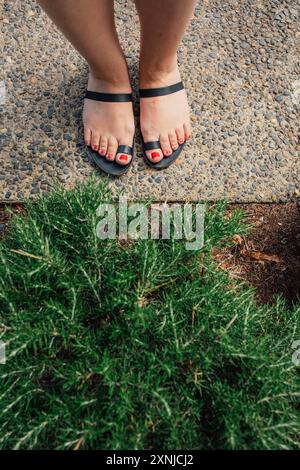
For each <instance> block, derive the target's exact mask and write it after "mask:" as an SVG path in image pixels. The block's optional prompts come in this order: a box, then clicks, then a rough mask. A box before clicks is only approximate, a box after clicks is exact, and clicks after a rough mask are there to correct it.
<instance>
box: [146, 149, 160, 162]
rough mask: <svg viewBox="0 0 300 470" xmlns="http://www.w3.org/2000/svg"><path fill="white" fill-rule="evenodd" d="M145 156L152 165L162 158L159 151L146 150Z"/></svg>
mask: <svg viewBox="0 0 300 470" xmlns="http://www.w3.org/2000/svg"><path fill="white" fill-rule="evenodd" d="M146 155H147V158H148V159H149V160H150V162H152V163H158V162H160V161H161V160H162V159H163V158H164V156H163V153H162V151H161V149H155V150H147V151H146Z"/></svg>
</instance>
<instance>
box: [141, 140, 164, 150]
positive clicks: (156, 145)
mask: <svg viewBox="0 0 300 470" xmlns="http://www.w3.org/2000/svg"><path fill="white" fill-rule="evenodd" d="M143 146H144V150H156V149H160V148H161V147H160V142H158V141H157V142H144V145H143Z"/></svg>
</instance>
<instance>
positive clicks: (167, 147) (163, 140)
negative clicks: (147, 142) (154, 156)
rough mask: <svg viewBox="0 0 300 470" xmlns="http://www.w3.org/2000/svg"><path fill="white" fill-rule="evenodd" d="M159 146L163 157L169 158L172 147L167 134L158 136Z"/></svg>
mask: <svg viewBox="0 0 300 470" xmlns="http://www.w3.org/2000/svg"><path fill="white" fill-rule="evenodd" d="M159 140H160V145H161V148H162V151H163V154H164V156H165V157H169V156H170V155H171V154H172V147H171V144H170V139H169V136H168V134H166V135H161V136H160V139H159Z"/></svg>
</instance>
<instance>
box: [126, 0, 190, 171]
mask: <svg viewBox="0 0 300 470" xmlns="http://www.w3.org/2000/svg"><path fill="white" fill-rule="evenodd" d="M135 3H136V6H137V10H138V13H139V16H140V20H141V28H142V37H141V54H140V87H141V88H157V87H161V86H168V85H173V84H175V83H177V82H179V81H180V73H179V69H178V65H177V49H178V46H179V44H180V42H181V40H182V37H183V35H184V33H185V31H186V28H187V26H188V23H189V21H190V19H191V17H192V14H193V11H194V8H195V4H196V0H163V1H161V0H135ZM141 130H142V134H143V138H144V140H145V142H148V141H156V140H159V141H160V143H161V147H162V151H163V152H162V151H161V150H160V149H157V150H154V151H153V150H152V151H149V152H147V155H148V157H149V158H150V159H151V160H152V161H153V162H159V161H160V160H161V159H162V158H163V154H164V156H165V157H168V156H169V155H170V154H171V153H172V151H173V150H176V149H177V148H178V145H179V144H181V143H183V142H184V140H188V139H189V138H190V136H191V125H190V117H189V106H188V102H187V97H186V92H185V91H184V90H182V91H180V92H177V93H175V94H173V95H169V96H163V97H157V98H142V99H141Z"/></svg>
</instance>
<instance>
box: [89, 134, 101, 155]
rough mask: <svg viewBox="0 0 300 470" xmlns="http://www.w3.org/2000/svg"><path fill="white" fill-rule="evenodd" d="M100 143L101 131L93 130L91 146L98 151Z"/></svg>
mask: <svg viewBox="0 0 300 470" xmlns="http://www.w3.org/2000/svg"><path fill="white" fill-rule="evenodd" d="M99 144H100V133H99V132H97V131H92V137H91V147H92V149H93V150H95V152H98V150H99Z"/></svg>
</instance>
